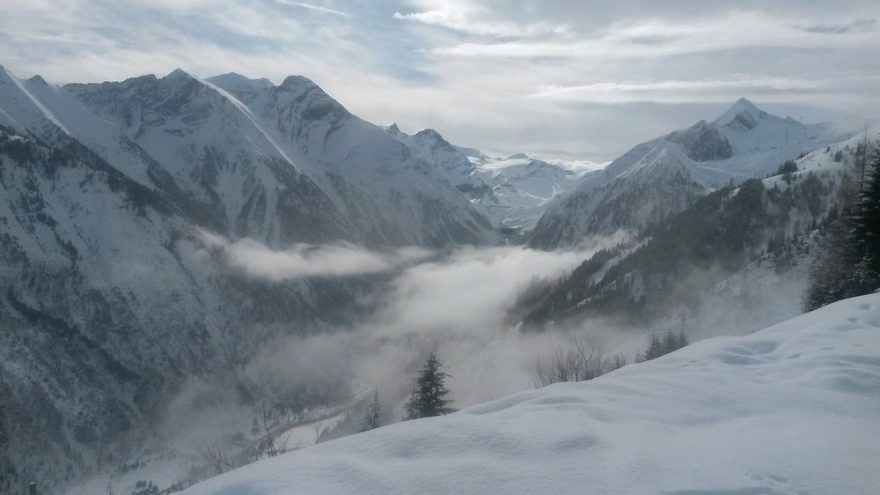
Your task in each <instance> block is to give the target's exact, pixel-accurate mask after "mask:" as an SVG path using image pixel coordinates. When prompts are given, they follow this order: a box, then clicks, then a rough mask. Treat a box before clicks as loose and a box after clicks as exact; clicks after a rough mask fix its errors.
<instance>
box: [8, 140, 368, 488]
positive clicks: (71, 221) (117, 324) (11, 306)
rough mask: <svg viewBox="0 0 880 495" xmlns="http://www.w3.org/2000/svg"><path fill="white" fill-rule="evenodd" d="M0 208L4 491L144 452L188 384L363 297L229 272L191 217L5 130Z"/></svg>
mask: <svg viewBox="0 0 880 495" xmlns="http://www.w3.org/2000/svg"><path fill="white" fill-rule="evenodd" d="M0 198H2V200H0V227H2V228H0V271H2V277H0V321H2V322H3V325H2V332H0V340H2V345H0V363H2V364H0V388H2V389H3V391H4V393H3V394H2V395H0V410H2V412H3V413H2V414H0V423H2V429H3V430H4V432H5V437H6V440H5V441H4V443H3V446H2V448H0V457H5V458H6V459H8V460H9V462H3V463H0V464H2V470H0V471H2V473H0V481H2V483H3V484H0V488H3V489H4V490H5V489H9V486H10V485H8V484H7V483H11V482H12V480H17V479H18V480H20V479H36V478H39V479H42V480H54V482H60V481H62V480H70V479H73V478H76V477H77V476H80V475H81V474H83V473H87V472H89V471H91V470H94V469H98V468H101V467H106V466H107V465H108V463H109V464H112V463H113V462H114V461H113V459H114V458H116V456H118V455H123V454H132V453H134V452H137V451H139V450H140V449H141V448H151V447H155V445H156V444H155V441H156V440H157V439H156V438H155V437H154V436H152V434H150V429H151V428H152V427H153V426H154V425H155V424H157V422H158V421H160V420H161V419H162V414H164V412H165V409H166V406H167V401H168V400H170V398H171V397H173V396H174V395H176V394H177V393H178V392H179V391H180V388H181V386H182V385H183V384H184V383H185V382H186V381H187V380H188V379H191V378H193V377H198V376H205V377H207V376H211V377H212V379H216V380H220V381H223V380H233V381H234V380H236V379H237V378H236V376H237V373H238V372H239V371H240V369H241V366H242V365H243V363H245V362H247V360H248V359H249V357H250V356H252V355H253V354H254V352H256V351H257V350H259V349H262V347H263V345H264V342H265V341H266V340H267V339H270V338H271V337H272V336H273V335H280V334H286V333H289V332H295V331H305V330H307V329H309V328H313V327H314V326H315V325H318V326H320V325H321V322H322V321H324V322H327V321H331V322H340V321H343V320H344V319H346V318H350V313H351V311H353V309H354V307H355V300H356V299H357V298H358V297H359V295H360V294H363V293H364V291H365V288H364V286H365V285H366V284H367V283H368V281H367V280H361V281H358V280H357V279H352V280H295V281H291V282H283V283H277V282H275V283H272V282H268V281H261V280H258V279H252V278H249V277H246V276H243V275H242V274H240V273H238V272H236V271H234V270H229V269H227V268H226V266H225V261H224V254H223V253H222V252H218V251H216V250H214V251H212V250H211V248H210V246H207V245H206V244H205V243H204V241H203V239H202V237H201V234H200V232H201V230H200V229H201V228H202V227H203V224H201V223H200V222H199V219H198V216H195V217H194V216H192V215H190V214H189V213H188V212H187V211H185V210H181V209H179V208H178V206H177V205H175V204H174V203H172V202H169V201H166V200H165V198H164V197H163V196H162V195H161V194H159V193H157V192H155V191H152V190H150V189H148V188H146V187H144V186H142V185H140V184H138V183H136V182H134V181H132V180H130V179H128V178H126V177H125V176H124V175H123V174H122V173H120V172H119V171H118V170H116V169H114V168H113V167H112V166H110V165H109V164H108V163H107V162H105V161H103V160H101V159H100V158H99V157H97V156H95V155H94V154H92V153H91V152H90V151H89V150H87V149H85V148H83V147H82V146H81V145H79V144H78V143H76V142H75V141H72V140H71V141H68V142H67V143H66V144H64V143H62V142H59V143H58V144H57V145H56V146H54V147H51V148H50V147H47V146H45V145H44V144H41V143H39V142H37V141H36V140H34V139H33V138H30V137H24V136H21V135H18V134H15V133H12V132H10V131H8V130H6V129H0ZM369 283H370V284H375V280H373V281H370V282H369ZM359 284H360V285H359ZM35 442H39V444H40V445H41V446H42V447H41V448H40V449H37V450H35V449H33V448H32V446H33V445H34V443H35Z"/></svg>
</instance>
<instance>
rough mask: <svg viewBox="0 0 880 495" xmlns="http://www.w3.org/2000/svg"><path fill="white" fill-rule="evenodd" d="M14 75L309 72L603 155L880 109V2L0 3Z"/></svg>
mask: <svg viewBox="0 0 880 495" xmlns="http://www.w3.org/2000/svg"><path fill="white" fill-rule="evenodd" d="M0 18H2V19H3V22H2V23H0V64H3V65H4V66H5V67H6V68H7V69H9V70H10V71H12V72H13V73H14V74H16V75H17V76H19V77H30V76H31V75H34V74H41V75H42V76H44V77H45V78H46V79H48V80H50V81H53V82H58V83H65V82H74V81H76V82H88V81H103V80H118V79H124V78H127V77H132V76H136V75H141V74H145V73H156V74H158V75H163V74H166V73H168V72H171V71H172V70H173V69H175V68H178V67H180V68H183V69H184V70H186V71H188V72H191V73H193V74H194V75H198V76H203V77H207V76H212V75H216V74H221V73H225V72H238V73H242V74H244V75H246V76H249V77H254V78H258V77H267V78H269V79H271V80H273V81H275V82H276V83H278V82H280V81H281V80H283V78H284V77H285V76H287V75H290V74H302V75H305V76H307V77H309V78H311V79H313V80H314V81H315V82H316V83H318V84H319V85H320V86H322V87H323V88H324V89H325V90H326V91H327V92H328V93H330V94H331V95H332V96H334V97H335V98H337V99H338V100H339V101H340V102H342V103H343V104H344V105H345V106H346V107H348V108H349V109H350V110H351V111H353V112H354V113H356V114H358V115H360V116H362V117H364V118H366V119H367V120H370V121H372V122H376V123H379V124H390V123H391V122H397V123H398V124H399V125H400V126H401V128H402V129H403V130H404V131H407V132H413V131H417V130H419V129H421V128H425V127H431V128H434V129H437V130H438V131H439V132H440V133H442V134H443V135H444V136H445V137H447V139H449V140H450V141H452V142H454V143H456V144H459V145H462V146H469V147H477V148H480V149H481V150H483V151H484V152H488V153H494V154H498V155H505V156H506V155H509V154H512V153H515V152H526V153H530V154H536V155H541V156H556V157H560V158H566V159H582V160H592V161H596V162H604V161H607V160H610V159H613V158H614V157H615V156H617V155H619V154H620V153H622V152H624V151H626V150H627V149H628V148H629V147H631V146H632V145H634V144H636V143H638V142H641V141H644V140H646V139H649V138H652V137H655V136H656V135H658V134H662V133H665V132H668V131H669V130H672V129H675V128H680V127H684V126H687V125H690V124H692V123H693V122H695V121H697V120H699V119H706V120H712V119H713V118H715V117H716V116H717V115H718V114H720V113H721V112H723V111H724V109H725V108H726V107H727V106H729V105H730V104H731V103H732V102H733V101H735V100H736V99H737V98H739V97H741V96H745V97H748V98H749V99H751V100H752V101H754V102H755V103H756V104H758V105H759V106H761V107H762V108H764V109H765V110H768V111H770V112H773V113H777V114H781V115H783V116H785V115H791V116H792V117H795V118H800V119H803V120H805V121H808V122H815V121H819V120H828V119H835V120H844V121H848V122H849V123H850V124H853V125H854V126H858V125H861V123H863V122H864V121H865V120H868V119H872V118H876V116H877V115H880V58H878V57H877V56H876V47H877V46H880V3H878V2H876V1H845V0H844V1H837V2H818V1H807V2H805V1H795V0H789V1H766V0H764V1H751V0H740V1H734V2H704V1H695V0H691V1H688V0H685V1H674V2H673V1H666V0H642V1H634V2H611V1H588V0H557V1H550V2H548V1H538V0H503V1H502V0H482V1H478V0H472V1H466V0H409V1H406V0H377V1H367V0H355V1H335V0H311V1H303V2H301V1H294V0H216V1H208V0H89V1H86V0H73V1H71V0H67V1H62V0H31V1H28V2H16V1H12V0H0Z"/></svg>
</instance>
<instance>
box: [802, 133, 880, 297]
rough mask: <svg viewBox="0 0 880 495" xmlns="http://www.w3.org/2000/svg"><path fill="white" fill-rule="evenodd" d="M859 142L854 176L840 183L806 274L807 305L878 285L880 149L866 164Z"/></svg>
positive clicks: (865, 154)
mask: <svg viewBox="0 0 880 495" xmlns="http://www.w3.org/2000/svg"><path fill="white" fill-rule="evenodd" d="M862 146H863V145H861V144H860V145H859V150H858V152H857V153H856V158H857V163H856V169H857V170H856V174H855V178H854V179H853V178H852V177H851V176H847V177H845V178H844V181H843V182H842V183H841V186H840V188H841V189H840V191H841V199H840V203H841V208H840V213H839V214H838V215H837V218H835V219H834V220H833V221H832V222H830V223H829V225H828V226H827V228H826V236H825V242H824V246H823V248H824V249H823V253H822V255H821V256H820V257H819V259H817V261H816V264H815V265H814V267H813V270H812V272H811V274H810V278H811V280H810V287H809V289H808V292H807V298H806V306H807V309H808V310H813V309H816V308H819V307H822V306H824V305H826V304H830V303H832V302H834V301H838V300H841V299H846V298H849V297H855V296H859V295H863V294H869V293H871V292H873V291H874V290H876V289H877V288H878V287H880V151H878V150H877V149H875V151H874V153H873V154H872V155H871V157H872V159H871V163H870V164H869V163H867V160H866V158H865V157H866V156H867V152H866V151H863V148H862Z"/></svg>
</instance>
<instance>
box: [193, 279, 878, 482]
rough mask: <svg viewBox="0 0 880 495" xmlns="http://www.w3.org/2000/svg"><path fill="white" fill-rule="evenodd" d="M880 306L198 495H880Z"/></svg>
mask: <svg viewBox="0 0 880 495" xmlns="http://www.w3.org/2000/svg"><path fill="white" fill-rule="evenodd" d="M878 415H880V295H871V296H865V297H861V298H855V299H850V300H847V301H843V302H840V303H837V304H834V305H831V306H829V307H826V308H824V309H821V310H819V311H815V312H813V313H810V314H807V315H803V316H800V317H798V318H795V319H792V320H789V321H787V322H785V323H782V324H780V325H777V326H774V327H771V328H769V329H766V330H764V331H761V332H758V333H756V334H753V335H751V336H748V337H721V338H715V339H711V340H705V341H702V342H699V343H697V344H695V345H692V346H690V347H687V348H685V349H683V350H681V351H679V352H675V353H673V354H670V355H668V356H666V357H663V358H660V359H657V360H655V361H651V362H648V363H643V364H638V365H631V366H627V367H625V368H622V369H620V370H618V371H616V372H613V373H611V374H609V375H606V376H603V377H601V378H598V379H596V380H593V381H592V382H582V383H578V384H572V383H567V384H558V385H555V386H551V387H547V388H544V389H540V390H535V391H529V392H523V393H519V394H516V395H512V396H509V397H507V398H504V399H501V400H498V401H495V402H491V403H487V404H484V405H480V406H476V407H472V408H469V409H466V410H464V411H462V412H459V413H456V414H452V415H450V416H445V417H442V418H433V419H427V420H418V421H412V422H407V423H402V424H397V425H394V426H390V427H385V428H380V429H378V430H374V431H372V432H368V433H365V434H360V435H355V436H352V437H347V438H344V439H341V440H338V441H333V442H328V443H326V444H322V445H319V446H317V447H314V448H309V449H305V450H301V451H297V452H294V453H291V454H287V455H284V456H281V457H276V458H273V459H270V460H267V461H263V462H260V463H257V464H253V465H251V466H248V467H245V468H242V469H239V470H237V471H233V472H230V473H227V474H226V475H223V476H220V477H217V478H213V479H211V480H208V481H206V482H204V483H202V484H200V485H196V486H194V487H192V488H190V489H189V490H188V491H186V492H184V493H186V494H188V495H208V494H217V495H219V494H224V495H235V494H242V495H243V494H248V495H264V494H289V493H322V494H329V493H377V494H378V493H381V494H386V493H667V494H678V495H684V494H690V495H696V494H714V495H718V494H734V493H735V494H744V495H758V494H789V493H792V494H793V493H812V494H818V493H851V494H859V493H865V494H866V493H876V491H875V490H876V487H877V486H880V471H877V470H876V466H877V464H878V462H880V443H878V442H877V438H880V423H878V421H877V418H878V417H880V416H878Z"/></svg>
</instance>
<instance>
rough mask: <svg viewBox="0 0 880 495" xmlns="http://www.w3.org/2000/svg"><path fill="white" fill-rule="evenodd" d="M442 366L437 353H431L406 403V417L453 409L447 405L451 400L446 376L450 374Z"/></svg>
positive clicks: (436, 414) (422, 415) (445, 412)
mask: <svg viewBox="0 0 880 495" xmlns="http://www.w3.org/2000/svg"><path fill="white" fill-rule="evenodd" d="M441 366H442V365H441V364H440V361H439V360H438V359H437V353H436V352H432V353H430V354H429V355H428V359H427V360H426V361H425V366H424V367H423V368H422V371H421V373H420V374H419V378H418V379H417V380H416V385H415V387H414V388H413V393H412V395H411V396H410V398H409V401H408V402H407V404H406V418H404V419H416V418H427V417H432V416H440V415H442V414H449V413H450V412H452V411H453V409H451V408H449V407H447V405H448V404H449V402H450V401H449V400H448V399H447V398H446V396H447V395H448V394H449V390H448V389H447V388H446V378H447V377H448V376H449V375H447V374H446V373H445V372H443V371H442V370H441Z"/></svg>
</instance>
